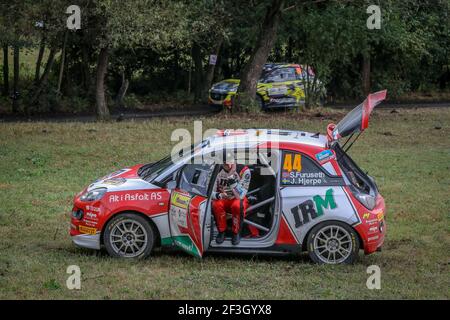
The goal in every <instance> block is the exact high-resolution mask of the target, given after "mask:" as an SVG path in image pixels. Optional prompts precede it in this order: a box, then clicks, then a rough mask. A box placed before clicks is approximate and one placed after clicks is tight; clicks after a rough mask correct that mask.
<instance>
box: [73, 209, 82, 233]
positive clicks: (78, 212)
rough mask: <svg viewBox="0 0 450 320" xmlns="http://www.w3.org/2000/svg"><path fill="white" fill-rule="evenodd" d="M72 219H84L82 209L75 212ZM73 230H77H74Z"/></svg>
mask: <svg viewBox="0 0 450 320" xmlns="http://www.w3.org/2000/svg"><path fill="white" fill-rule="evenodd" d="M72 217H74V218H75V219H78V220H81V219H83V210H81V209H76V210H73V211H72ZM72 229H76V228H72Z"/></svg>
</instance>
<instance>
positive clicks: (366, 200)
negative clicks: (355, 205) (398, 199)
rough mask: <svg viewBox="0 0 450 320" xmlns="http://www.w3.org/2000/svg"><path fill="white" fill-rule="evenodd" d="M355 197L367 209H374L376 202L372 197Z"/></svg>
mask: <svg viewBox="0 0 450 320" xmlns="http://www.w3.org/2000/svg"><path fill="white" fill-rule="evenodd" d="M355 196H356V198H357V199H358V200H359V202H361V203H362V204H363V205H364V207H366V208H367V209H369V210H372V209H373V208H375V204H376V201H375V197H374V196H371V195H368V194H363V193H357V194H355Z"/></svg>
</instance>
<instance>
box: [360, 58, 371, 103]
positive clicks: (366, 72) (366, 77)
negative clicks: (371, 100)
mask: <svg viewBox="0 0 450 320" xmlns="http://www.w3.org/2000/svg"><path fill="white" fill-rule="evenodd" d="M362 86H363V92H364V96H367V95H369V93H370V54H369V53H364V54H363V67H362Z"/></svg>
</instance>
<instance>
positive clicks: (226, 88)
mask: <svg viewBox="0 0 450 320" xmlns="http://www.w3.org/2000/svg"><path fill="white" fill-rule="evenodd" d="M307 73H308V74H307ZM314 77H315V74H314V71H313V70H312V69H311V68H306V67H304V66H301V65H299V64H283V63H266V64H265V65H264V68H263V72H262V75H261V78H260V79H259V81H258V84H257V89H256V99H257V102H258V104H259V105H260V107H261V108H262V109H263V110H267V109H272V108H280V107H282V108H294V107H299V106H302V105H304V104H305V90H304V85H305V81H309V82H310V83H312V82H313V79H314ZM317 81H318V80H317ZM239 83H240V81H239V79H226V80H223V81H220V82H218V83H215V84H214V85H213V86H212V87H211V89H210V90H209V97H208V103H209V104H210V105H212V106H221V107H226V108H229V109H231V108H232V106H233V103H234V98H235V96H236V91H237V89H238V87H239ZM317 85H318V86H319V87H320V90H321V91H324V89H323V88H321V86H322V85H321V83H320V81H318V82H317ZM321 95H322V96H321V98H322V99H323V98H324V93H323V92H322V94H321Z"/></svg>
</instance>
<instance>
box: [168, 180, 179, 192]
mask: <svg viewBox="0 0 450 320" xmlns="http://www.w3.org/2000/svg"><path fill="white" fill-rule="evenodd" d="M166 187H167V189H169V190H173V189H175V188H176V187H177V182H176V181H175V180H170V181H169V182H167V184H166Z"/></svg>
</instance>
